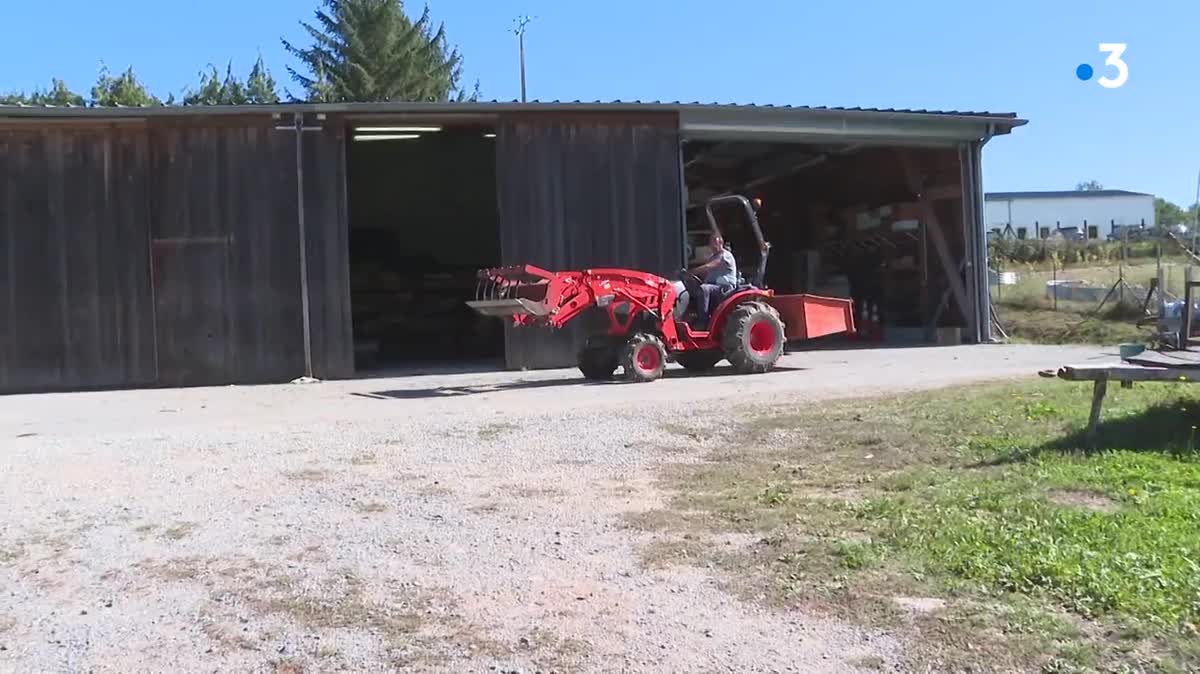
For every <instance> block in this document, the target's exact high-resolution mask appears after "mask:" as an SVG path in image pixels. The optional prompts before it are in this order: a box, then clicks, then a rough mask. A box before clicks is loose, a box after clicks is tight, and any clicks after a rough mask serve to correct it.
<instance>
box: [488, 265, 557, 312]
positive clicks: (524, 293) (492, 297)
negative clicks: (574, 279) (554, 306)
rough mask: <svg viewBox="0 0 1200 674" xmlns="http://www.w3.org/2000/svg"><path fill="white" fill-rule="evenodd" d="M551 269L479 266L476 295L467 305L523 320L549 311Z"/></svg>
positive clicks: (526, 266)
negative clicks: (547, 294) (546, 301)
mask: <svg viewBox="0 0 1200 674" xmlns="http://www.w3.org/2000/svg"><path fill="white" fill-rule="evenodd" d="M550 277H552V274H551V273H550V272H547V271H544V270H542V269H538V268H537V267H532V266H529V265H522V266H513V267H496V268H492V269H481V270H480V271H479V283H478V285H477V286H476V289H475V299H474V300H473V301H469V302H467V306H469V307H471V308H472V309H474V310H475V311H476V312H478V313H480V314H482V315H484V316H495V317H498V318H512V319H514V321H517V322H522V321H523V320H529V319H530V318H542V317H544V316H548V315H549V314H550V307H548V306H546V304H545V302H543V300H544V299H546V289H547V286H548V284H549V279H550Z"/></svg>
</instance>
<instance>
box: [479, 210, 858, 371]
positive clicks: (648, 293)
mask: <svg viewBox="0 0 1200 674" xmlns="http://www.w3.org/2000/svg"><path fill="white" fill-rule="evenodd" d="M722 204H735V205H740V206H741V207H742V210H743V211H744V212H745V213H746V215H747V216H748V220H749V222H748V228H749V231H750V233H751V235H752V237H753V240H754V245H753V246H748V247H752V248H756V250H751V251H749V253H748V254H746V255H744V256H743V258H742V259H740V260H738V263H739V264H738V267H739V269H741V268H743V265H745V263H746V262H749V263H750V264H749V265H745V268H749V269H752V270H753V271H752V273H751V275H750V277H749V278H746V277H744V276H741V275H740V274H739V279H738V283H737V284H736V285H735V286H734V287H733V288H732V289H731V290H730V291H729V292H727V293H724V294H723V295H721V296H719V297H713V298H712V299H711V300H710V304H711V306H712V307H713V309H712V310H711V311H710V314H709V319H708V321H707V325H699V324H697V323H696V320H695V318H696V314H697V312H696V311H695V310H694V307H693V306H692V302H691V296H692V295H693V293H694V292H695V289H696V288H697V287H698V281H699V279H696V278H695V277H694V276H691V275H690V274H689V273H688V272H687V271H683V272H681V274H680V278H679V280H676V281H671V280H668V279H666V278H663V277H661V276H656V275H654V274H649V273H646V272H641V271H632V270H629V269H584V270H582V271H560V272H551V271H546V270H544V269H539V268H537V267H534V266H531V265H516V266H509V267H497V268H492V269H483V270H480V272H479V289H478V292H477V293H476V299H475V301H472V302H467V304H468V305H470V306H471V307H472V308H474V309H475V310H476V311H478V312H479V313H481V314H484V315H488V316H499V317H508V318H510V319H511V320H512V322H513V324H514V325H517V326H527V327H547V328H551V329H556V328H560V327H562V326H563V325H565V324H566V323H568V322H570V321H571V320H573V319H575V318H577V317H578V316H580V315H582V314H583V313H584V312H586V311H587V310H589V309H591V308H592V307H599V308H602V309H604V310H605V311H606V312H607V314H608V330H607V331H606V332H605V333H604V334H596V335H592V336H590V337H588V339H587V340H586V342H585V343H584V345H583V347H582V348H581V349H580V351H579V355H578V366H579V369H580V371H582V372H583V376H584V377H586V378H588V379H609V378H611V377H612V376H613V374H614V373H615V372H616V371H617V369H618V368H621V370H622V371H623V374H624V377H625V379H627V380H629V381H636V382H646V381H654V380H655V379H658V378H659V377H661V376H662V374H663V370H664V368H665V367H666V364H667V363H668V362H671V361H674V362H676V363H678V364H680V365H681V366H683V367H684V368H685V369H687V370H690V371H696V372H700V371H706V370H710V369H712V368H713V367H714V366H715V365H716V364H717V363H719V362H720V361H722V360H728V361H729V362H730V364H732V365H733V369H734V370H735V371H736V372H739V373H751V372H766V371H768V370H770V369H772V368H773V367H774V366H775V364H776V362H777V361H778V360H779V358H780V356H782V355H783V352H784V347H785V344H786V342H788V341H791V340H800V339H811V338H815V337H821V336H824V335H831V334H837V333H842V332H853V331H854V311H853V306H852V303H851V301H850V300H848V299H840V298H829V297H819V296H816V295H807V294H802V295H776V294H775V293H774V291H772V290H770V289H769V288H766V287H765V286H764V283H763V276H764V275H765V273H766V268H767V255H768V253H769V252H770V244H768V243H767V242H766V240H764V239H763V236H762V230H761V229H760V228H759V225H758V218H757V216H756V215H755V212H754V207H753V206H752V205H751V204H750V202H749V201H748V200H747V199H746V198H745V197H742V196H737V195H734V196H726V197H717V198H714V199H712V200H710V201H709V202H708V203H707V204H706V205H705V215H706V216H707V218H708V223H709V226H710V227H711V229H712V233H713V234H716V235H720V236H724V234H723V233H722V231H721V228H720V227H719V226H718V225H717V220H716V216H715V215H714V214H713V208H714V206H718V205H722ZM736 252H737V251H735V253H736ZM752 257H753V258H757V259H756V260H754V259H751V258H752Z"/></svg>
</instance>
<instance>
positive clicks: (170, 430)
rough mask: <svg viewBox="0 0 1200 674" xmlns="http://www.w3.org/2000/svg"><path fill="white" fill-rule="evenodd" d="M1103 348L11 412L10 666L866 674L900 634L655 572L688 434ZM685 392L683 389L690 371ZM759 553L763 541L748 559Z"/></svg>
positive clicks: (355, 386)
mask: <svg viewBox="0 0 1200 674" xmlns="http://www.w3.org/2000/svg"><path fill="white" fill-rule="evenodd" d="M1100 355H1101V354H1100V352H1099V351H1098V350H1096V349H1080V348H1068V347H1061V348H1060V347H1032V346H1029V347H1023V346H980V347H953V348H949V347H947V348H924V349H919V348H918V349H887V350H875V351H816V352H808V353H798V354H793V355H789V356H787V357H785V359H784V361H783V362H782V365H783V369H782V370H780V371H778V372H774V373H771V374H767V375H760V376H749V377H737V376H730V375H723V374H722V375H717V376H709V377H683V376H671V377H669V378H667V379H664V380H662V381H659V382H655V383H653V384H644V385H624V384H590V385H588V384H582V383H580V381H581V380H580V379H579V378H578V377H577V375H576V373H575V372H574V371H548V372H536V373H482V374H457V375H430V376H413V377H407V378H396V379H363V380H355V381H348V382H329V383H321V384H313V385H307V386H302V385H284V386H263V387H224V388H204V389H183V390H158V391H122V392H107V393H79V394H48V395H38V396H9V397H5V398H0V448H2V452H0V503H2V504H3V507H4V510H3V514H2V515H0V670H5V671H11V670H18V671H30V670H38V671H88V670H91V671H121V672H140V671H289V672H299V671H330V670H346V671H463V672H465V671H481V672H488V671H517V670H520V671H523V672H535V671H544V672H549V671H560V672H561V671H669V672H681V671H738V672H749V671H801V672H805V671H854V670H855V663H857V662H866V661H868V660H869V659H870V656H873V657H877V658H882V660H883V661H884V662H887V661H889V659H890V658H891V656H892V655H894V654H895V653H897V652H898V651H899V649H903V648H904V644H903V643H901V642H899V641H898V640H897V639H896V638H895V637H893V636H890V635H888V634H881V633H871V632H868V631H865V630H863V629H860V628H857V627H855V626H852V625H846V624H837V623H831V622H828V621H823V620H818V619H815V618H813V617H811V616H805V615H798V614H796V613H794V612H792V613H784V612H778V611H772V610H768V609H765V608H762V607H758V606H755V605H751V604H746V603H742V602H740V601H738V600H737V599H735V598H734V597H733V596H732V595H730V594H728V593H726V592H725V591H723V590H722V589H721V587H720V583H721V579H720V578H717V577H714V576H712V575H710V574H709V573H706V572H705V571H704V570H702V569H690V568H671V569H669V570H660V569H651V568H647V567H645V566H643V565H642V564H641V563H640V561H639V551H640V550H641V549H643V548H644V546H645V545H646V543H647V540H646V537H647V536H648V535H649V534H644V533H641V532H640V531H639V530H637V529H635V528H631V527H629V526H627V524H626V519H627V518H626V515H627V514H636V513H638V512H641V511H645V510H648V509H653V508H656V507H660V506H661V505H662V502H661V498H662V496H661V495H660V494H659V493H658V492H657V491H656V490H655V488H654V486H653V485H654V478H655V474H656V469H657V467H658V466H659V465H661V464H662V463H663V462H674V461H686V460H694V459H696V458H698V457H699V455H700V451H699V450H698V449H696V450H695V451H689V449H688V448H687V447H680V446H679V443H678V442H677V441H675V442H674V444H672V441H671V440H669V439H668V438H667V437H666V434H664V433H663V432H662V431H661V430H660V429H661V428H662V426H663V425H664V424H674V425H675V427H678V426H680V425H685V424H686V423H687V419H688V417H689V415H696V414H704V415H721V414H722V413H724V412H723V410H724V408H725V406H726V405H728V404H729V402H731V401H736V402H738V403H746V402H752V401H755V402H757V401H761V402H762V404H786V403H790V402H792V401H794V402H796V403H797V404H807V403H810V402H811V401H813V400H816V399H820V398H828V397H833V396H846V395H864V394H869V393H877V392H888V391H900V390H903V389H907V388H921V387H932V386H942V385H948V384H954V383H963V382H967V381H972V380H978V379H990V378H999V377H1012V376H1024V377H1028V376H1032V375H1033V374H1034V373H1035V372H1036V370H1038V369H1042V368H1047V367H1056V366H1058V365H1062V364H1065V363H1068V362H1079V361H1084V360H1088V359H1093V358H1096V357H1099V356H1100ZM673 374H679V373H677V372H675V373H673ZM726 543H727V544H731V545H736V544H739V541H735V540H730V541H726Z"/></svg>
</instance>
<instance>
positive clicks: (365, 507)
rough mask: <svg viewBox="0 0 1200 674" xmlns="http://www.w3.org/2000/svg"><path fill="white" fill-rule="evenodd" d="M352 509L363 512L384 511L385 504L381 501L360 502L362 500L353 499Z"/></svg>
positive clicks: (385, 508)
mask: <svg viewBox="0 0 1200 674" xmlns="http://www.w3.org/2000/svg"><path fill="white" fill-rule="evenodd" d="M354 509H355V510H357V511H358V512H360V513H363V514H370V513H381V512H386V511H387V506H386V505H385V504H383V503H377V502H374V501H372V502H369V503H367V502H362V501H355V502H354Z"/></svg>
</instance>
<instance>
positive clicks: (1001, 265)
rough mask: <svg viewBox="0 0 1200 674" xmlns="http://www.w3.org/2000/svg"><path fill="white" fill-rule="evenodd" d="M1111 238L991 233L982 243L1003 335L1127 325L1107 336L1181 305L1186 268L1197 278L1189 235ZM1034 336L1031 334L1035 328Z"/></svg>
mask: <svg viewBox="0 0 1200 674" xmlns="http://www.w3.org/2000/svg"><path fill="white" fill-rule="evenodd" d="M1114 238H1116V240H1111V239H1108V240H1095V239H1091V240H1082V241H1077V240H1064V239H1062V238H1048V239H1033V240H1023V239H1013V238H997V239H993V240H992V241H991V242H990V243H989V253H990V255H989V260H990V261H991V269H990V270H989V277H990V286H991V288H990V290H991V297H992V302H993V306H994V308H995V316H994V318H995V319H996V325H995V326H994V327H996V328H998V329H999V331H1000V333H1001V335H1002V336H1007V335H1008V333H1009V332H1012V331H1013V330H1011V329H1010V327H1009V325H1008V324H1009V323H1012V324H1014V325H1015V326H1016V330H1015V332H1018V333H1020V332H1021V331H1022V327H1023V326H1027V325H1036V326H1037V327H1038V330H1039V331H1041V332H1043V333H1048V334H1052V335H1055V334H1056V335H1058V336H1059V337H1062V338H1064V340H1063V341H1069V340H1066V339H1065V338H1066V337H1068V336H1069V334H1070V333H1071V331H1073V330H1075V329H1077V328H1078V327H1080V326H1083V325H1084V324H1086V323H1088V322H1094V321H1108V322H1120V323H1122V324H1124V325H1126V326H1128V327H1129V328H1130V330H1128V331H1122V330H1117V331H1116V332H1113V331H1109V332H1105V333H1101V335H1100V336H1104V335H1106V334H1109V333H1111V334H1112V336H1113V337H1125V336H1131V337H1132V336H1133V335H1134V332H1133V331H1134V330H1135V329H1136V330H1144V331H1146V332H1147V333H1149V332H1152V331H1154V330H1155V329H1161V328H1163V327H1164V325H1165V326H1166V327H1167V328H1170V325H1167V324H1168V323H1169V322H1170V320H1171V318H1172V316H1174V315H1175V313H1177V311H1178V310H1179V308H1181V306H1182V299H1183V295H1184V287H1185V283H1186V281H1187V279H1188V278H1189V274H1195V278H1196V279H1198V280H1200V269H1197V267H1198V266H1200V255H1197V253H1196V247H1195V243H1194V241H1193V240H1192V237H1190V236H1182V235H1181V234H1179V233H1175V232H1171V231H1168V230H1159V231H1157V232H1153V233H1149V232H1146V231H1145V230H1137V231H1134V232H1130V231H1128V230H1126V231H1123V232H1121V234H1120V236H1119V237H1114ZM1034 336H1035V337H1036V335H1034Z"/></svg>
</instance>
